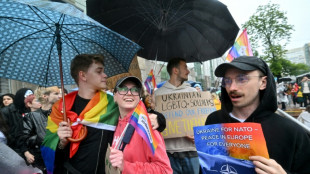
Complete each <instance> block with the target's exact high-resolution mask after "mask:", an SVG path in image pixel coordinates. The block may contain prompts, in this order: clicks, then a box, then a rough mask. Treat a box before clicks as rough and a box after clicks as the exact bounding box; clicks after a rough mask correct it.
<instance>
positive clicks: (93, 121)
mask: <svg viewBox="0 0 310 174" xmlns="http://www.w3.org/2000/svg"><path fill="white" fill-rule="evenodd" d="M76 95H77V91H76V92H72V93H70V94H68V95H66V96H65V102H66V113H67V117H68V118H69V119H70V122H71V128H72V130H73V135H72V138H74V139H77V138H79V137H80V133H81V132H80V131H81V129H82V128H83V125H86V126H90V127H94V128H98V129H105V130H111V131H114V130H115V127H116V124H117V121H118V116H119V110H118V106H117V105H116V104H115V103H114V100H113V96H110V95H107V94H106V93H105V92H97V93H96V94H95V96H94V97H93V98H92V99H91V100H90V101H89V103H88V104H87V105H86V107H85V108H84V110H83V111H82V112H81V114H80V115H79V116H78V115H77V114H76V113H75V112H72V111H70V110H71V108H72V106H73V103H74V100H75V97H76ZM61 121H63V115H62V99H61V100H59V101H58V102H56V103H55V104H54V105H53V108H52V112H51V114H50V116H49V117H48V121H47V126H46V135H45V138H44V141H43V143H42V146H41V153H42V157H43V159H44V163H45V165H46V168H47V172H48V173H53V170H54V162H55V151H56V148H57V145H58V142H59V137H58V135H57V129H58V126H59V123H60V122H61ZM79 145H80V142H78V143H70V158H72V157H73V156H74V154H75V153H76V152H77V150H78V148H79Z"/></svg>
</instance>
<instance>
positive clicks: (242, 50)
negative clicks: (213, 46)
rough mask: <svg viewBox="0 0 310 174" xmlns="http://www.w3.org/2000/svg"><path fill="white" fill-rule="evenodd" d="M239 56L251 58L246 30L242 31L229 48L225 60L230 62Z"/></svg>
mask: <svg viewBox="0 0 310 174" xmlns="http://www.w3.org/2000/svg"><path fill="white" fill-rule="evenodd" d="M240 56H253V53H252V49H251V45H250V42H249V40H248V34H247V32H246V29H244V30H243V32H242V33H241V34H240V36H239V37H238V39H237V40H236V42H235V43H234V45H233V46H232V47H231V49H230V51H229V53H228V55H227V57H226V60H227V61H229V62H231V61H232V60H234V59H235V58H237V57H240Z"/></svg>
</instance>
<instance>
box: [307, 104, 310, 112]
mask: <svg viewBox="0 0 310 174" xmlns="http://www.w3.org/2000/svg"><path fill="white" fill-rule="evenodd" d="M306 111H307V112H309V113H310V105H308V106H307V107H306Z"/></svg>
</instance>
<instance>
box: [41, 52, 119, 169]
mask: <svg viewBox="0 0 310 174" xmlns="http://www.w3.org/2000/svg"><path fill="white" fill-rule="evenodd" d="M104 69H105V67H104V57H103V55H100V54H80V55H77V56H75V57H74V58H73V59H72V61H71V68H70V71H71V76H72V78H73V79H74V81H75V82H76V84H77V85H78V88H79V89H78V91H74V92H71V93H69V94H68V95H66V96H65V103H66V113H67V118H68V121H63V107H62V106H63V105H62V99H60V100H58V101H57V102H56V103H54V105H53V107H52V112H51V114H50V115H49V118H48V121H47V127H46V129H47V130H46V136H45V138H44V141H43V144H42V147H41V154H42V156H43V159H44V163H45V166H46V168H47V172H48V173H57V174H58V173H60V174H61V173H74V174H79V173H81V174H84V173H92V174H104V173H105V155H106V150H107V147H108V144H112V140H113V134H114V130H115V128H116V125H117V121H118V117H119V110H118V106H117V105H116V104H115V103H114V99H113V96H112V95H109V94H107V93H106V92H104V91H103V89H106V88H107V84H106V82H107V75H106V74H105V73H104ZM85 127H86V128H87V135H86V137H85V138H84V139H83V140H81V141H78V142H72V140H71V141H69V139H68V138H73V139H74V140H76V139H79V135H82V134H83V130H85V129H84V128H85ZM74 140H73V141H74ZM53 147H54V148H55V151H54V150H53V149H52V148H53Z"/></svg>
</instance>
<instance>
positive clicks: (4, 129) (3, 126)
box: [0, 112, 9, 142]
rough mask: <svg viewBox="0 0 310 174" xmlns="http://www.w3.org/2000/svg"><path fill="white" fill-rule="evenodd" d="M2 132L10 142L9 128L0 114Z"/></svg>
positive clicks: (0, 129)
mask: <svg viewBox="0 0 310 174" xmlns="http://www.w3.org/2000/svg"><path fill="white" fill-rule="evenodd" d="M0 131H1V132H2V133H3V134H4V136H5V137H6V139H7V142H8V141H9V127H8V125H7V123H6V120H5V119H4V117H3V115H2V113H1V112H0Z"/></svg>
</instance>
